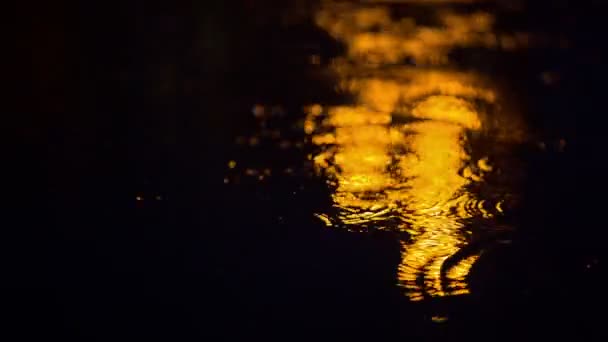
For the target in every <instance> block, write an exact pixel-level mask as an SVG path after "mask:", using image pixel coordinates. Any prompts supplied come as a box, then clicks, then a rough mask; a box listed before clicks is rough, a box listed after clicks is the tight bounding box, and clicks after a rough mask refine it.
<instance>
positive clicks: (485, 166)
mask: <svg viewBox="0 0 608 342" xmlns="http://www.w3.org/2000/svg"><path fill="white" fill-rule="evenodd" d="M477 166H478V167H479V169H481V171H484V172H490V171H492V165H490V162H489V161H488V157H485V158H482V159H479V161H478V162H477Z"/></svg>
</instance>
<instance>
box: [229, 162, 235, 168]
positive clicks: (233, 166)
mask: <svg viewBox="0 0 608 342" xmlns="http://www.w3.org/2000/svg"><path fill="white" fill-rule="evenodd" d="M228 167H229V168H231V169H234V168H235V167H236V162H235V161H234V160H231V161H229V162H228Z"/></svg>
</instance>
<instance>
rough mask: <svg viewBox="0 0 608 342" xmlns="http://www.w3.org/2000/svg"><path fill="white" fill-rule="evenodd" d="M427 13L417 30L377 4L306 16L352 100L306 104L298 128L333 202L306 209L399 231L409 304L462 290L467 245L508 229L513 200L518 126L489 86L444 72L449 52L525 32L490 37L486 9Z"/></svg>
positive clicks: (479, 78)
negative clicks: (512, 157)
mask: <svg viewBox="0 0 608 342" xmlns="http://www.w3.org/2000/svg"><path fill="white" fill-rule="evenodd" d="M434 16H435V18H434V20H435V21H436V22H437V25H434V26H420V25H417V24H416V18H411V17H407V16H405V17H395V16H391V12H390V7H389V6H388V5H386V4H384V5H375V6H368V5H354V4H345V3H340V4H336V3H331V2H328V3H325V4H324V6H323V7H322V8H321V9H320V10H319V11H318V12H317V13H316V17H315V18H316V23H317V25H318V26H319V27H321V28H323V29H324V30H326V31H327V32H328V33H329V34H330V35H331V36H333V37H334V38H335V39H337V40H339V41H342V42H344V43H345V44H346V47H347V49H346V51H347V53H346V55H345V56H342V57H339V58H336V59H334V60H333V61H332V64H331V68H332V70H333V71H334V72H335V73H336V74H337V75H338V78H339V82H338V84H339V86H338V89H339V91H341V92H344V93H347V94H350V95H352V96H353V99H354V100H353V101H352V103H348V104H344V105H338V106H322V105H321V104H314V105H311V106H309V108H308V109H307V118H306V122H305V125H304V129H305V130H306V133H307V134H308V135H309V136H310V140H311V141H312V143H313V144H314V145H316V146H317V148H316V151H317V152H316V153H315V154H314V155H313V156H312V160H313V162H314V167H315V170H316V172H317V174H318V176H320V177H325V178H326V179H327V184H328V186H329V187H331V189H332V195H331V196H332V201H333V207H334V208H333V209H332V210H329V211H328V212H320V213H317V214H316V215H317V216H318V217H319V218H320V219H321V220H323V221H324V222H325V223H326V224H327V225H328V226H330V227H334V228H343V229H348V230H351V231H368V230H374V229H379V230H391V231H396V232H403V233H404V234H401V235H400V236H402V237H403V238H402V241H401V245H402V254H401V264H400V265H399V267H398V281H399V284H400V285H401V286H402V287H403V288H404V290H405V293H406V295H407V296H408V297H409V298H410V299H411V300H412V301H417V300H422V299H424V298H427V297H435V296H447V295H461V294H467V293H468V292H469V289H468V286H467V275H468V274H469V271H470V270H471V267H472V266H473V265H474V264H475V262H476V261H477V259H478V258H479V257H480V256H481V255H482V252H483V248H479V247H469V246H470V245H471V243H472V241H474V240H475V238H476V237H477V236H479V235H483V234H487V233H488V232H491V231H492V230H505V229H509V227H505V226H504V225H503V224H501V223H500V222H501V217H502V216H504V215H505V214H506V213H505V209H504V208H505V207H508V206H512V205H513V201H514V199H515V198H516V197H517V193H516V191H515V189H516V187H514V186H513V182H514V180H513V179H509V177H511V175H510V174H509V172H508V171H507V169H508V168H509V167H511V168H513V167H516V166H514V165H513V161H505V160H504V159H505V158H507V157H506V156H507V155H508V149H509V146H510V145H511V144H514V143H516V142H517V141H518V140H520V139H522V137H523V131H524V130H523V127H521V125H520V124H519V123H518V122H517V119H516V115H515V114H514V113H506V112H505V111H504V110H502V109H501V108H502V106H501V94H500V93H499V91H498V89H497V88H496V87H493V86H492V81H491V80H489V79H487V78H485V77H484V75H479V74H475V73H473V72H465V71H460V70H457V69H455V68H454V67H453V65H451V64H450V61H449V58H448V53H449V52H450V51H451V50H452V49H453V48H456V47H472V46H482V47H484V48H502V49H514V48H518V47H520V46H524V45H525V43H526V40H525V37H523V38H522V37H514V36H508V35H501V34H498V33H496V32H494V31H493V22H494V18H493V16H492V15H491V14H489V13H485V12H474V13H469V14H457V13H455V12H452V11H450V10H449V9H446V8H445V7H442V9H438V10H437V11H435V12H434ZM501 121H502V122H503V123H504V122H506V121H508V122H509V124H506V125H503V126H501V125H500V124H496V123H497V122H501ZM506 127H509V128H508V129H509V130H510V131H509V132H505V131H504V130H505V129H506ZM481 141H485V142H484V143H481ZM488 141H490V142H491V143H490V145H488ZM501 158H502V160H501ZM498 164H500V166H497V165H498ZM507 165H510V166H507ZM507 183H509V184H510V186H505V184H507ZM505 202H509V203H508V205H505ZM484 232H485V233H484Z"/></svg>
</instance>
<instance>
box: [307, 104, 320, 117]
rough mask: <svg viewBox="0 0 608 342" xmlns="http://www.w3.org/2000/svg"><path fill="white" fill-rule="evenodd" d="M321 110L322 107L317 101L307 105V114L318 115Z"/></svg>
mask: <svg viewBox="0 0 608 342" xmlns="http://www.w3.org/2000/svg"><path fill="white" fill-rule="evenodd" d="M322 112H323V107H322V106H321V105H320V104H318V103H315V104H313V105H310V106H309V107H308V114H310V115H311V116H319V115H321V113H322Z"/></svg>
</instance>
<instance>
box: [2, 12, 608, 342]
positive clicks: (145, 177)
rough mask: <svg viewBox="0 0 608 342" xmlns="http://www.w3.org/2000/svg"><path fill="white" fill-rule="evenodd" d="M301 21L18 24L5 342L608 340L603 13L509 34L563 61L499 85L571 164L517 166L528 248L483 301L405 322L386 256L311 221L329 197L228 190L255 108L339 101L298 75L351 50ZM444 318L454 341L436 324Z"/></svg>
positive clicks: (11, 98)
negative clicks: (546, 38) (306, 59)
mask: <svg viewBox="0 0 608 342" xmlns="http://www.w3.org/2000/svg"><path fill="white" fill-rule="evenodd" d="M302 4H307V5H306V6H311V7H312V6H314V3H312V2H299V3H298V2H296V1H273V0H263V1H246V0H237V1H219V0H210V1H200V2H195V1H176V2H170V1H164V2H163V1H157V0H155V1H143V0H142V1H135V0H127V1H123V2H116V3H114V2H93V1H91V2H84V1H82V2H66V1H56V2H42V1H23V2H19V3H18V4H17V5H16V7H15V9H16V12H15V13H14V15H9V17H11V18H9V19H10V20H9V22H10V24H9V28H8V29H7V30H8V31H7V32H8V33H9V37H8V40H7V41H5V43H6V42H8V43H9V45H5V49H3V50H4V53H5V54H7V55H8V57H9V60H8V61H7V62H5V63H4V64H3V66H4V70H3V76H4V79H5V80H6V81H5V86H8V87H7V88H8V90H7V91H8V93H7V94H6V95H7V100H5V101H3V102H4V103H3V112H2V113H3V115H4V118H5V120H6V122H7V123H8V124H7V125H6V126H7V127H9V134H8V138H9V140H10V142H12V143H16V144H15V145H14V146H13V144H11V145H9V151H8V154H9V158H8V161H7V162H6V164H5V167H6V169H8V170H9V176H5V177H6V178H5V183H6V184H7V188H8V189H9V192H8V194H7V195H6V196H4V197H5V199H6V200H8V201H9V202H10V203H11V205H9V206H7V207H5V210H6V211H7V215H5V224H3V233H4V235H5V236H4V237H3V238H2V242H3V245H4V244H5V246H3V247H2V252H3V254H4V255H3V260H4V261H5V263H6V266H5V267H3V271H2V273H3V276H2V279H3V283H4V285H5V286H6V290H5V291H4V294H5V297H6V299H5V300H3V304H2V307H3V309H4V310H5V311H6V315H5V319H3V322H2V323H3V325H5V326H6V329H2V330H3V333H5V334H7V336H10V337H7V338H4V340H6V341H21V340H23V341H25V340H35V339H40V338H45V339H57V340H74V341H116V340H125V341H126V340H131V341H132V340H159V341H161V340H162V341H166V340H174V341H181V340H201V339H205V340H211V341H217V340H234V339H237V340H244V339H253V338H258V337H259V338H272V339H275V338H276V339H282V340H292V339H298V338H303V337H307V336H308V337H311V338H315V339H319V340H324V339H326V338H327V339H329V338H332V337H333V338H339V339H344V340H346V339H353V338H355V339H357V338H360V339H374V340H379V341H381V340H388V339H397V338H404V339H405V338H408V339H410V340H415V341H426V340H442V339H452V340H470V339H475V338H484V339H487V340H501V339H504V340H532V339H536V338H537V337H539V338H549V337H548V335H550V336H558V337H559V336H566V335H567V336H571V337H573V338H576V340H604V339H603V338H602V337H604V336H606V335H607V333H606V331H605V327H604V325H605V322H604V317H605V313H604V310H605V304H604V300H605V297H606V295H605V286H606V283H605V281H604V280H603V278H602V275H603V271H604V270H605V268H606V266H605V265H606V263H607V262H608V259H606V258H605V252H604V241H605V240H604V238H603V235H604V234H603V230H604V229H605V225H606V224H605V221H606V219H605V218H604V217H603V214H604V212H605V208H604V205H603V204H604V199H603V197H605V196H604V194H605V190H606V186H605V179H606V174H605V170H606V169H605V167H604V166H603V165H604V164H605V163H604V161H603V157H604V155H605V142H604V141H605V138H604V134H603V133H604V131H605V126H604V124H603V122H604V121H603V119H604V116H605V112H606V109H605V108H606V100H605V94H604V93H605V91H604V85H605V82H606V81H605V80H606V75H607V73H606V65H605V61H606V59H605V57H606V56H605V54H604V52H603V49H604V45H605V37H604V35H603V33H602V30H603V28H604V26H605V15H606V5H605V4H603V3H602V2H601V1H564V0H562V1H529V2H528V3H524V6H526V11H525V12H524V13H523V14H520V15H519V16H518V17H516V18H506V19H505V20H504V22H502V24H503V25H506V26H509V27H522V28H525V29H526V30H528V31H531V32H545V33H554V34H559V35H561V36H565V37H567V38H568V39H569V40H570V41H571V42H572V46H571V48H570V49H568V50H565V52H564V50H560V51H559V52H556V51H551V50H543V49H536V50H533V51H524V52H520V53H518V55H514V56H508V62H505V63H504V65H505V67H504V68H502V69H501V68H497V69H496V70H495V71H494V72H495V73H497V74H501V73H502V74H504V75H508V76H509V77H510V79H511V80H512V84H513V88H514V89H517V90H518V92H520V93H521V94H522V96H523V98H524V99H525V103H524V104H523V107H525V113H526V117H527V118H528V124H529V125H530V126H531V127H532V129H533V130H534V131H536V132H540V133H538V134H539V135H542V136H544V137H547V138H548V139H560V138H564V139H565V140H566V141H568V145H567V149H566V151H565V152H564V153H561V154H558V153H553V152H551V151H549V152H548V153H544V154H535V153H533V152H529V151H526V150H522V152H521V154H522V158H523V159H524V160H525V161H526V165H527V169H526V172H527V173H528V178H527V182H526V185H525V189H524V193H525V203H524V205H523V206H522V207H521V208H520V210H519V211H518V213H517V220H518V227H519V229H518V231H517V232H516V233H515V236H514V243H513V244H512V245H511V246H509V248H498V249H496V250H494V251H492V252H490V253H488V255H487V256H485V257H484V258H482V259H480V263H479V265H478V266H476V268H475V269H474V270H473V271H472V279H471V283H472V288H473V295H471V296H469V297H467V298H466V299H460V298H459V299H443V300H441V301H438V302H430V303H425V304H417V303H416V304H413V303H409V302H407V301H406V299H405V298H404V297H403V296H402V295H401V293H400V292H399V290H398V289H397V288H395V287H394V286H393V283H394V280H393V277H394V274H393V273H394V267H395V265H396V264H397V263H398V262H399V247H398V245H397V242H396V241H395V240H394V239H392V238H391V237H390V236H387V235H385V234H380V233H377V234H368V235H363V234H351V233H347V232H340V231H334V230H327V229H324V228H323V226H322V224H320V223H319V222H317V220H316V219H315V218H314V217H312V215H310V214H309V213H310V212H312V211H313V210H314V209H315V208H318V207H319V206H322V205H323V203H322V201H323V197H322V196H319V191H321V190H319V189H320V185H319V184H315V182H314V181H312V180H307V181H305V184H304V185H305V189H306V190H303V191H301V194H300V195H298V196H296V197H293V196H290V194H291V193H292V191H291V190H292V189H294V188H297V187H299V186H300V185H301V184H290V183H283V184H274V185H270V186H269V187H268V188H266V189H265V190H264V191H266V193H265V194H263V195H262V196H261V195H260V193H259V191H260V190H259V189H258V188H256V187H255V186H246V185H244V186H242V187H241V188H229V189H227V188H226V187H225V186H224V184H223V182H222V179H223V178H224V176H225V175H224V173H225V171H226V161H227V160H229V159H230V158H231V156H234V154H235V153H237V152H235V150H234V147H233V141H234V137H235V136H236V135H238V134H241V133H242V132H245V131H247V130H248V129H250V128H251V126H253V125H254V123H252V122H251V120H252V119H251V105H252V104H253V103H264V102H268V103H278V102H280V103H282V104H283V105H284V106H285V107H286V108H291V107H294V108H295V107H296V106H297V104H299V103H301V101H303V100H305V99H311V98H313V99H315V100H317V101H328V99H329V98H331V95H324V94H328V93H329V92H330V89H331V85H328V80H325V79H321V78H320V77H318V76H310V74H309V73H307V72H306V70H305V66H304V65H303V64H304V63H303V62H301V61H300V60H299V59H298V58H299V55H300V54H301V53H302V49H305V48H304V47H303V46H314V49H317V50H318V52H319V53H320V54H321V56H322V57H323V59H324V60H326V59H328V58H330V57H331V56H333V55H336V54H338V53H339V52H340V51H341V47H340V46H339V44H338V43H336V42H333V41H331V39H330V38H329V37H327V36H326V35H325V34H323V33H322V32H321V31H320V30H318V29H315V28H314V27H313V26H312V25H311V24H309V23H308V24H307V23H306V21H305V20H303V19H298V18H295V19H293V20H294V21H295V22H298V24H297V25H293V26H291V27H290V28H289V29H286V28H284V26H282V25H281V22H282V20H283V19H282V17H281V13H285V12H289V11H290V10H293V8H296V7H297V6H302ZM11 10H12V8H11ZM298 20H300V21H298ZM13 21H14V22H13ZM13 43H14V44H13ZM462 53H463V54H464V55H463V56H464V57H462V63H466V56H467V53H468V52H467V51H464V52H462ZM479 53H482V54H485V53H487V54H488V56H490V57H488V59H489V60H492V61H494V62H495V63H497V64H498V65H503V64H501V63H502V58H504V59H505V60H507V57H504V56H494V55H492V53H491V52H488V51H486V52H484V51H481V52H479ZM545 70H552V71H555V72H558V73H560V75H561V79H560V83H559V85H558V86H556V87H552V88H549V89H547V88H543V87H540V86H537V85H536V84H537V83H538V82H536V83H534V82H532V81H531V80H533V79H535V77H537V75H538V73H539V72H542V71H545ZM312 89H314V91H313V90H312ZM290 106H291V107H290ZM290 158H294V160H298V158H299V159H304V158H305V153H304V152H302V155H300V156H298V155H296V156H290ZM136 196H142V197H143V198H144V199H145V200H144V201H136V200H135V198H136ZM156 196H161V198H162V200H160V201H155V200H148V199H150V198H155V197H156ZM279 217H280V218H279ZM587 265H592V267H590V268H588V267H587ZM437 312H442V313H444V314H446V315H448V316H450V320H449V321H448V322H446V323H444V324H443V325H437V324H434V323H433V322H431V321H430V320H429V317H430V316H432V315H435V314H436V313H437Z"/></svg>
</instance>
